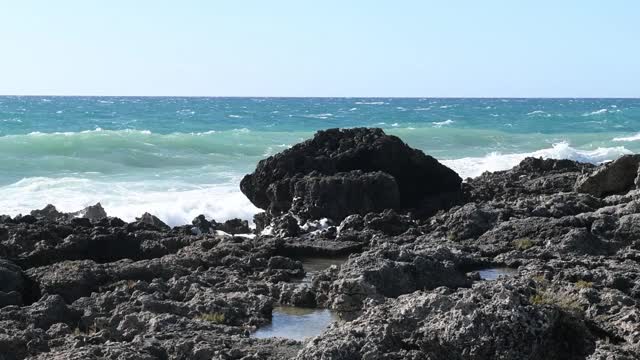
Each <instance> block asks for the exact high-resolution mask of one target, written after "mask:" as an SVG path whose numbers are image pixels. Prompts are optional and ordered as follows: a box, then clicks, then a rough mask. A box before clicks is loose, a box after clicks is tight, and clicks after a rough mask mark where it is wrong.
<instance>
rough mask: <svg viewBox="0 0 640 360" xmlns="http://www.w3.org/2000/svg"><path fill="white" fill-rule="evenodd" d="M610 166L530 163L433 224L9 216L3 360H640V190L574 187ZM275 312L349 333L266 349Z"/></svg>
mask: <svg viewBox="0 0 640 360" xmlns="http://www.w3.org/2000/svg"><path fill="white" fill-rule="evenodd" d="M374 134H375V132H374ZM323 136H324V135H323ZM363 136H364V135H363ZM329 139H333V137H330V138H329ZM327 141H328V140H327ZM344 141H347V140H344ZM384 141H387V140H384ZM374 143H375V141H374ZM339 144H340V142H339V141H338V142H337V143H336V144H335V146H336V147H339ZM305 146H311V145H308V144H307V145H305ZM345 151H346V150H345ZM338 154H342V153H341V152H338ZM318 156H320V155H318ZM340 156H342V155H340ZM302 159H303V158H302ZM608 166H611V165H604V166H593V165H588V164H580V163H576V162H573V161H568V160H542V159H532V158H529V159H525V160H524V161H523V162H522V163H520V164H519V165H518V166H516V167H514V168H513V169H510V170H507V171H502V172H495V173H485V174H483V175H482V176H479V177H477V178H475V179H469V180H467V182H466V183H465V184H464V196H463V197H461V199H460V200H461V203H460V204H457V205H456V206H453V207H451V208H448V209H446V210H442V211H439V212H438V213H437V214H435V215H433V216H431V217H429V218H423V217H421V216H416V215H415V214H413V213H411V212H407V211H403V210H402V209H395V210H393V209H385V210H382V211H378V210H376V211H373V212H369V213H366V214H360V213H356V214H348V216H344V218H343V219H341V221H339V222H338V221H336V222H332V221H329V220H313V219H311V218H305V217H301V216H298V214H297V213H296V212H287V213H284V214H282V215H275V214H263V215H261V216H259V217H258V218H259V219H260V226H259V228H260V229H259V231H258V232H256V233H255V234H254V235H253V236H249V235H246V234H245V235H242V236H233V235H229V234H238V233H242V232H246V231H248V224H247V223H245V222H243V221H241V220H232V221H228V222H225V223H218V222H216V221H215V220H208V219H206V218H205V217H204V216H198V217H196V219H194V221H193V223H192V224H189V225H184V226H179V227H174V228H172V229H171V228H169V227H168V226H166V225H164V224H163V223H162V222H161V221H160V220H158V219H157V218H155V217H153V216H152V215H149V214H147V215H144V216H143V217H141V218H140V219H139V220H138V221H135V222H132V223H125V222H124V221H122V220H120V219H117V218H109V217H98V218H92V219H89V218H78V217H76V216H75V215H74V216H70V215H69V214H64V213H60V212H58V211H57V210H55V208H52V207H48V208H45V209H43V210H39V211H34V212H33V214H30V215H25V216H16V217H13V218H11V217H8V216H0V359H2V360H8V359H10V360H22V359H42V360H44V359H61V360H62V359H105V358H107V359H135V360H137V359H145V360H146V359H149V360H152V359H153V360H167V359H181V360H182V359H189V360H190V359H244V360H248V359H278V360H282V359H296V358H297V359H324V360H337V359H345V360H346V359H362V360H364V359H367V360H370V359H394V360H399V359H416V360H417V359H431V360H445V359H446V360H448V359H459V360H466V359H469V360H484V359H487V360H488V359H509V360H510V359H514V360H516V359H532V360H533V359H588V360H596V359H598V360H600V359H616V360H620V359H624V360H627V359H639V358H640V356H639V355H638V354H640V236H639V235H638V234H640V190H635V189H632V190H630V191H625V190H622V191H616V194H615V195H607V193H608V192H603V193H601V194H598V196H595V195H594V194H587V193H579V192H576V191H575V189H576V184H577V183H581V182H582V181H583V179H584V178H585V177H587V178H588V177H590V176H596V175H595V174H598V173H600V172H601V171H603V170H602V169H603V168H606V167H608ZM365 170H366V171H363V173H362V174H363V175H362V176H374V177H375V174H376V173H375V172H374V171H373V170H370V169H365ZM348 171H349V173H350V174H354V175H355V177H356V178H358V177H360V176H361V175H360V173H353V172H352V170H348ZM337 173H339V171H336V172H333V173H331V174H328V175H326V176H325V175H323V176H322V177H321V178H322V179H323V180H319V181H324V179H330V178H331V177H333V176H335V175H336V174H337ZM388 174H390V175H391V173H388ZM305 176H307V177H308V178H309V177H312V176H311V174H310V173H306V174H304V175H302V176H299V177H298V179H303V178H305ZM313 176H315V175H313ZM620 176H621V175H620ZM635 176H636V174H634V173H633V172H631V171H629V172H625V175H624V176H622V177H621V178H620V182H623V183H629V179H630V178H631V182H633V181H634V180H635ZM393 179H394V180H395V181H396V184H397V185H398V188H399V189H401V187H400V186H399V184H400V183H399V182H398V181H397V178H396V177H393ZM314 181H315V180H314ZM328 181H331V180H328ZM300 186H302V185H300ZM305 186H306V185H305ZM314 186H321V185H314ZM294 190H295V188H294ZM305 191H307V189H306V188H305ZM309 191H310V190H309ZM313 191H316V190H313ZM318 191H320V190H318ZM322 191H324V190H322ZM399 191H401V190H399ZM319 193H321V192H319ZM314 196H315V195H314ZM361 200H362V198H360V197H358V198H355V200H350V201H348V202H346V203H345V207H349V206H352V204H351V201H354V202H357V201H361ZM312 205H313V204H312V203H307V205H305V207H307V208H309V209H310V208H311V206H312ZM318 206H319V207H321V206H329V205H327V204H322V203H319V204H318ZM352 208H353V207H352ZM346 212H348V211H346ZM346 212H345V213H346ZM310 258H311V259H310ZM320 258H322V259H320ZM327 258H328V259H327ZM318 260H329V262H330V265H326V266H324V267H313V266H316V265H313V264H317V261H318ZM314 261H316V263H314ZM312 265H313V266H312ZM487 269H492V270H493V271H498V272H501V273H502V275H501V276H499V277H497V278H496V279H494V280H483V279H484V278H486V276H487V275H486V272H485V270H487ZM496 269H501V270H496ZM277 305H293V306H303V307H321V308H329V309H332V310H335V311H337V312H338V314H339V315H340V316H341V320H340V321H337V322H335V323H333V324H332V325H331V326H330V327H329V328H328V329H326V331H324V332H323V333H322V334H320V335H319V336H317V337H315V338H313V339H310V340H307V341H304V342H299V341H294V340H286V339H276V338H271V339H257V338H255V337H253V336H252V334H253V332H254V331H255V330H256V329H257V328H259V327H261V326H264V325H265V324H267V323H269V322H270V321H271V316H272V311H273V308H274V307H275V306H277Z"/></svg>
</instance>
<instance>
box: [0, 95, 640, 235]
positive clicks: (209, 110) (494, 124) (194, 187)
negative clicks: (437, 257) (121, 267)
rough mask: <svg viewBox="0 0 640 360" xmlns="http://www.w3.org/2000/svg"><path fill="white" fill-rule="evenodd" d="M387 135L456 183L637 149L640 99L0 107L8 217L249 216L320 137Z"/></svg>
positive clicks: (3, 210)
mask: <svg viewBox="0 0 640 360" xmlns="http://www.w3.org/2000/svg"><path fill="white" fill-rule="evenodd" d="M358 126H374V127H381V128H383V129H384V130H385V131H386V132H387V133H390V134H394V135H397V136H399V137H400V138H402V139H403V140H404V141H405V142H407V143H408V144H409V145H411V146H413V147H416V148H419V149H421V150H423V151H424V152H426V153H427V154H430V155H432V156H434V157H436V158H437V159H439V160H441V161H442V162H443V163H444V164H446V165H447V166H449V167H451V168H453V169H454V170H455V171H457V172H458V173H459V174H460V175H461V176H462V177H468V176H471V177H473V176H477V175H480V174H481V173H482V172H483V171H486V170H489V171H496V170H504V169H508V168H510V167H512V166H514V165H516V164H517V163H518V162H519V161H520V160H522V159H523V158H524V157H526V156H542V157H545V158H568V159H574V160H579V161H585V162H591V163H599V162H602V161H606V160H612V159H615V158H617V157H619V156H621V155H623V154H626V153H632V152H639V151H640V99H431V98H425V99H400V98H393V99H387V98H379V99H378V98H377V99H371V98H367V99H359V98H334V99H332V98H142V97H141V98H135V97H126V98H123V97H100V98H96V97H15V96H5V97H0V214H10V215H16V214H18V213H28V212H29V211H30V210H32V209H36V208H42V207H43V206H45V205H46V204H48V203H51V204H54V205H56V206H57V207H58V208H59V209H61V210H64V211H75V210H79V209H81V208H83V207H85V206H87V205H90V204H94V203H96V202H98V201H99V202H101V203H102V204H103V206H104V207H105V209H106V210H107V212H108V213H109V214H110V215H113V216H118V217H121V218H123V219H124V220H127V221H130V220H133V218H134V217H136V216H139V215H140V214H142V213H143V212H145V211H149V212H151V213H154V214H156V215H157V216H159V217H160V218H161V219H163V220H164V221H166V222H167V223H169V224H171V225H178V224H184V223H188V222H190V221H191V219H193V218H194V217H195V216H196V215H198V214H205V215H207V216H209V217H212V218H214V219H216V220H225V219H228V218H233V217H241V218H245V219H251V217H252V216H253V214H254V213H256V212H257V211H258V209H256V208H255V207H254V206H253V205H251V203H250V202H249V201H248V200H246V198H245V197H244V196H243V195H242V194H241V193H240V191H239V189H238V184H239V181H240V179H241V178H242V176H243V175H244V174H246V173H248V172H250V171H252V170H253V169H254V167H255V165H256V163H257V162H258V161H259V160H260V159H262V158H264V157H266V156H269V155H272V154H275V153H277V152H279V151H281V150H283V149H286V148H287V147H289V146H291V145H293V144H295V143H297V142H299V141H301V140H304V139H307V138H309V137H311V136H312V135H313V133H314V132H315V131H317V130H319V129H326V128H333V127H341V128H345V127H358Z"/></svg>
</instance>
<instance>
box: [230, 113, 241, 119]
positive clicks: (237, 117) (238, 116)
mask: <svg viewBox="0 0 640 360" xmlns="http://www.w3.org/2000/svg"><path fill="white" fill-rule="evenodd" d="M228 116H229V117H230V118H233V119H241V118H242V116H240V115H234V114H231V115H228Z"/></svg>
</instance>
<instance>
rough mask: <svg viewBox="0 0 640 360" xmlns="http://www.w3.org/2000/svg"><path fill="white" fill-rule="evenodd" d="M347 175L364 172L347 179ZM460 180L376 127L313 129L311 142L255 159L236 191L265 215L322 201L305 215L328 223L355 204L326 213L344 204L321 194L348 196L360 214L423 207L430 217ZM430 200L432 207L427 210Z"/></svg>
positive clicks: (457, 190)
mask: <svg viewBox="0 0 640 360" xmlns="http://www.w3.org/2000/svg"><path fill="white" fill-rule="evenodd" d="M351 171H361V172H362V173H364V174H362V173H357V174H355V173H350V174H349V175H347V173H349V172H351ZM380 172H382V173H385V174H386V176H384V175H381V174H380ZM370 173H373V174H371V175H366V174H370ZM374 174H376V175H374ZM372 177H375V178H377V180H376V181H373V178H372ZM389 177H391V178H393V180H395V183H396V185H397V192H398V193H399V199H397V200H396V199H395V192H396V190H395V189H394V188H395V187H396V186H394V185H393V181H391V180H390V179H389ZM461 182H462V179H461V178H460V177H459V176H458V175H457V174H456V173H455V172H454V171H453V170H451V169H449V168H447V167H446V166H444V165H442V164H440V163H439V162H438V161H437V160H436V159H434V158H433V157H431V156H428V155H425V154H424V153H423V152H422V151H420V150H416V149H412V148H410V147H409V146H407V145H406V144H405V143H404V142H402V140H400V139H399V138H398V137H395V136H392V135H386V134H385V133H384V132H383V131H382V130H381V129H370V128H355V129H329V130H324V131H319V132H317V133H316V134H315V136H314V137H313V138H312V139H310V140H307V141H305V142H302V143H300V144H297V145H294V146H293V147H292V148H290V149H287V150H285V151H283V152H281V153H279V154H276V155H273V156H271V157H269V158H267V159H265V160H262V161H260V162H259V163H258V166H257V168H256V170H255V171H254V172H253V173H252V174H249V175H247V176H245V177H244V178H243V179H242V181H241V183H240V189H241V190H242V192H243V193H244V194H245V195H246V196H247V198H249V200H251V202H252V203H253V204H254V205H256V206H257V207H259V208H261V209H265V210H266V211H267V213H269V214H270V215H274V216H278V215H281V214H283V213H284V212H287V211H288V210H290V209H291V208H292V205H293V203H294V199H297V200H298V201H297V202H296V203H297V206H295V207H296V209H295V211H296V212H300V213H303V214H305V211H301V210H303V209H302V208H304V205H305V204H317V203H322V204H323V205H324V206H321V207H320V208H323V209H325V210H326V211H320V212H318V209H314V208H312V209H308V210H307V212H306V215H307V216H311V217H312V218H314V219H317V218H319V217H326V216H325V215H332V216H333V220H337V221H340V220H342V218H343V217H344V216H346V215H351V214H346V215H344V214H343V213H345V212H351V211H352V210H353V209H354V207H355V206H353V205H349V206H348V207H347V208H346V209H345V210H349V211H342V209H341V211H339V212H338V213H337V214H329V210H331V209H332V208H333V209H334V210H335V208H336V207H340V206H344V204H340V203H334V204H332V203H331V202H330V199H328V198H327V197H326V196H323V195H324V194H327V193H331V192H333V193H345V192H349V193H350V196H351V197H352V198H353V200H354V201H355V203H359V204H363V203H364V204H367V205H368V209H366V210H378V209H380V210H383V209H381V208H391V209H411V208H425V209H426V210H427V211H428V212H430V213H433V212H434V211H437V210H438V209H440V208H442V207H443V206H446V205H447V202H453V201H455V200H456V199H457V196H458V194H459V193H460V184H461ZM347 184H349V185H347ZM358 187H364V188H365V189H366V190H370V191H375V192H376V193H378V192H380V191H384V190H385V189H386V190H388V191H391V192H392V194H388V195H386V196H384V197H383V198H382V199H378V198H373V197H372V196H371V194H367V193H365V192H364V191H359V192H358V191H356V190H357V188H358ZM310 188H311V189H310ZM363 190H364V189H363ZM445 195H446V196H445ZM443 196H444V197H443ZM432 198H433V200H435V201H436V202H437V205H436V206H432V207H429V204H430V203H431V202H433V201H432ZM449 198H451V199H450V200H449V201H447V200H448V199H449ZM388 206H393V207H388ZM314 210H315V211H314ZM427 215H429V214H427Z"/></svg>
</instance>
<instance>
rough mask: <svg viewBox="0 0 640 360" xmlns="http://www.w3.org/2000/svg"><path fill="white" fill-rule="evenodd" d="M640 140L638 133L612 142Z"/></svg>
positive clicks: (617, 138) (614, 139)
mask: <svg viewBox="0 0 640 360" xmlns="http://www.w3.org/2000/svg"><path fill="white" fill-rule="evenodd" d="M638 140H640V133H637V134H635V135H631V136H623V137H616V138H613V141H638Z"/></svg>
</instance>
